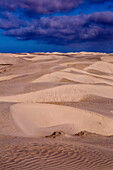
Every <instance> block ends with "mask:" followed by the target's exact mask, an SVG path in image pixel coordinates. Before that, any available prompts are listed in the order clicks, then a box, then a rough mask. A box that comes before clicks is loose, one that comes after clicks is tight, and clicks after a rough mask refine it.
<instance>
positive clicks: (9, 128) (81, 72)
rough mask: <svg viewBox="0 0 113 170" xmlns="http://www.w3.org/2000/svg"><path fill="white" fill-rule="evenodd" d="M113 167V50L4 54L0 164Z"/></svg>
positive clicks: (5, 169) (73, 169)
mask: <svg viewBox="0 0 113 170" xmlns="http://www.w3.org/2000/svg"><path fill="white" fill-rule="evenodd" d="M9 169H10V170H13V169H14V170H20V169H25V170H31V169H36V170H38V169H42V170H57V169H58V170H59V169H61V170H62V169H65V170H69V169H70V170H113V54H105V53H104V54H102V53H86V52H81V53H66V54H63V53H23V54H8V53H7V54H0V170H9Z"/></svg>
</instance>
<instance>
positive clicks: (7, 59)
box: [0, 53, 24, 65]
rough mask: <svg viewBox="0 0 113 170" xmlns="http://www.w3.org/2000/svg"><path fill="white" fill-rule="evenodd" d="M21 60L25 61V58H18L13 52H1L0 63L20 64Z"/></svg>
mask: <svg viewBox="0 0 113 170" xmlns="http://www.w3.org/2000/svg"><path fill="white" fill-rule="evenodd" d="M21 62H24V60H23V59H21V58H17V57H15V56H13V55H12V54H1V53H0V64H4V65H5V64H11V65H12V64H19V63H21Z"/></svg>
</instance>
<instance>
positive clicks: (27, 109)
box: [10, 103, 113, 136]
mask: <svg viewBox="0 0 113 170" xmlns="http://www.w3.org/2000/svg"><path fill="white" fill-rule="evenodd" d="M10 111H11V116H12V119H13V121H14V123H15V124H16V125H17V126H18V127H19V128H20V129H21V130H22V132H24V133H25V135H27V136H38V135H41V131H42V136H43V135H44V129H45V135H46V134H47V129H46V128H48V127H52V126H53V130H52V128H51V131H54V126H59V125H63V127H64V126H65V132H69V133H70V134H72V133H74V134H75V133H77V132H79V131H82V130H86V131H90V132H93V133H97V134H102V135H112V133H113V120H112V118H108V117H106V116H102V115H99V114H97V113H95V112H91V111H85V110H82V109H77V108H76V109H75V108H72V107H65V106H58V105H54V104H53V105H51V104H38V103H37V104H29V105H28V104H16V105H12V106H11V108H10ZM68 125H70V126H69V127H68ZM71 125H72V126H71ZM70 127H72V129H70ZM57 128H58V127H57ZM60 128H61V130H62V129H64V128H62V126H60ZM38 133H39V134H38Z"/></svg>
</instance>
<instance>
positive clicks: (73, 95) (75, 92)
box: [0, 84, 113, 102]
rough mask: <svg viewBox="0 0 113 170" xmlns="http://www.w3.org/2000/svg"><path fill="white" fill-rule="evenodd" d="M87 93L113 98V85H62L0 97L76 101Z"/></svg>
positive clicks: (9, 99) (32, 100)
mask: <svg viewBox="0 0 113 170" xmlns="http://www.w3.org/2000/svg"><path fill="white" fill-rule="evenodd" d="M87 95H97V96H101V97H105V98H111V99H113V87H112V86H111V87H110V86H105V85H85V84H76V85H62V86H58V87H53V88H51V89H45V90H41V91H37V92H31V93H26V94H20V95H14V96H5V97H0V101H4V102H55V101H56V102H57V101H70V102H73V101H74V102H77V101H80V100H82V99H83V98H84V97H85V96H87Z"/></svg>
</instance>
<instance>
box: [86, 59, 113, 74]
mask: <svg viewBox="0 0 113 170" xmlns="http://www.w3.org/2000/svg"><path fill="white" fill-rule="evenodd" d="M85 70H87V71H88V70H97V71H101V72H103V73H104V72H105V73H110V74H113V64H111V63H107V62H104V61H99V62H96V63H94V64H92V65H90V66H88V67H86V68H85Z"/></svg>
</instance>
